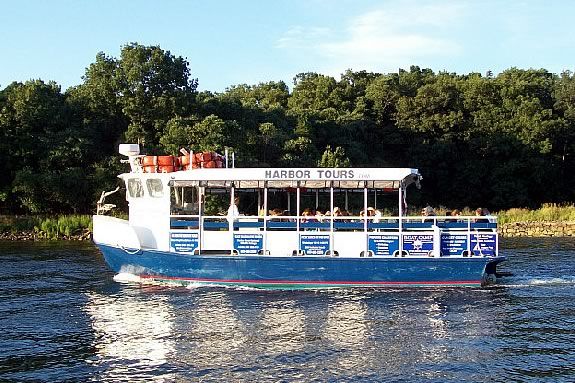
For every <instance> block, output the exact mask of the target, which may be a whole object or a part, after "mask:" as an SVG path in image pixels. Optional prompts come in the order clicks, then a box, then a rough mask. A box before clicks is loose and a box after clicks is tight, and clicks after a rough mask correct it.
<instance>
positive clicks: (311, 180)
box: [150, 168, 421, 189]
mask: <svg viewBox="0 0 575 383" xmlns="http://www.w3.org/2000/svg"><path fill="white" fill-rule="evenodd" d="M152 175H153V174H150V176H152ZM156 176H158V174H156ZM162 176H163V177H169V179H170V185H172V186H198V185H199V186H207V187H225V188H229V187H231V186H232V184H233V186H234V187H236V188H263V187H268V188H290V187H292V188H295V187H298V186H299V187H305V188H310V189H323V188H329V187H331V186H333V187H334V188H342V189H362V188H364V187H367V188H370V189H373V188H375V189H383V188H390V189H397V188H399V186H400V184H403V185H404V186H408V185H410V184H412V183H414V182H418V181H419V180H420V179H421V176H420V174H419V171H418V170H417V169H411V168H224V169H193V170H189V171H179V172H174V173H163V174H162Z"/></svg>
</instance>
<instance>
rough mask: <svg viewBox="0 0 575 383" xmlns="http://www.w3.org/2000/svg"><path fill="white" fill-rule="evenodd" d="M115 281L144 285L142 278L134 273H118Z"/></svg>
mask: <svg viewBox="0 0 575 383" xmlns="http://www.w3.org/2000/svg"><path fill="white" fill-rule="evenodd" d="M114 281H116V282H119V283H142V278H140V277H139V276H138V275H135V274H132V273H118V274H116V275H114Z"/></svg>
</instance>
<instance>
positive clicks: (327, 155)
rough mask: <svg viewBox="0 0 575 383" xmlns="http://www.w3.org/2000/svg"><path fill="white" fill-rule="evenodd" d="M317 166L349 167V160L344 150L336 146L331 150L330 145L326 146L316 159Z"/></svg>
mask: <svg viewBox="0 0 575 383" xmlns="http://www.w3.org/2000/svg"><path fill="white" fill-rule="evenodd" d="M317 166H319V167H321V168H349V167H350V166H351V161H350V160H349V158H347V157H346V155H345V150H344V149H343V148H342V147H341V146H338V147H337V148H335V150H334V151H333V150H331V146H329V145H328V146H327V147H326V148H325V151H324V152H323V154H322V156H321V160H319V161H318V163H317Z"/></svg>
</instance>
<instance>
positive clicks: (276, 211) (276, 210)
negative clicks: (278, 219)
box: [270, 207, 284, 216]
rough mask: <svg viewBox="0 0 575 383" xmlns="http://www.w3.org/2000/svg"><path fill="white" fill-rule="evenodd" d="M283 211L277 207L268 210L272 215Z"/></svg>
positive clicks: (281, 213)
mask: <svg viewBox="0 0 575 383" xmlns="http://www.w3.org/2000/svg"><path fill="white" fill-rule="evenodd" d="M283 213H284V212H283V210H281V209H279V208H277V207H276V208H275V209H273V210H270V215H273V216H279V215H284V214H283Z"/></svg>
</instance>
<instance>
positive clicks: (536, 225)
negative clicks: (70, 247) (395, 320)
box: [0, 221, 575, 241]
mask: <svg viewBox="0 0 575 383" xmlns="http://www.w3.org/2000/svg"><path fill="white" fill-rule="evenodd" d="M499 235H500V237H501V238H514V237H527V238H546V237H566V238H568V237H575V222H558V221H526V222H509V223H505V224H503V225H500V226H499ZM91 240H92V232H91V231H90V230H89V229H84V230H83V231H82V232H81V233H77V234H72V235H69V236H66V235H62V236H58V237H57V238H48V236H47V234H46V233H44V232H41V231H40V232H38V231H34V230H23V231H19V232H16V233H12V232H3V233H0V241H91Z"/></svg>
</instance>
